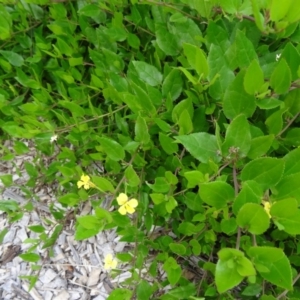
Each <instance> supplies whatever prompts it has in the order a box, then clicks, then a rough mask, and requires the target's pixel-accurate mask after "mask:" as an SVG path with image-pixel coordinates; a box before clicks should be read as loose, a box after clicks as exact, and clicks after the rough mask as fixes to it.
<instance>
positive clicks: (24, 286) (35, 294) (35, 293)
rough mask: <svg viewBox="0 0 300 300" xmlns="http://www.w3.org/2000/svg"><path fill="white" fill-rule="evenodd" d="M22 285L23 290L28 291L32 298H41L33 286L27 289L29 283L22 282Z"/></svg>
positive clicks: (38, 299) (39, 299)
mask: <svg viewBox="0 0 300 300" xmlns="http://www.w3.org/2000/svg"><path fill="white" fill-rule="evenodd" d="M22 287H23V289H24V290H25V291H28V293H29V294H30V296H31V297H32V298H33V299H34V300H43V298H42V296H41V295H40V294H39V293H38V292H37V290H36V289H35V288H34V287H33V288H32V289H31V290H30V291H29V284H28V283H27V282H22Z"/></svg>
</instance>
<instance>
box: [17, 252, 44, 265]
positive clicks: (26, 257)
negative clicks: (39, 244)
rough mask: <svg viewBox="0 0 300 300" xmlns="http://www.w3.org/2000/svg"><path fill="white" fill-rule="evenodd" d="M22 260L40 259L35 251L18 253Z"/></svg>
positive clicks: (34, 261) (35, 260)
mask: <svg viewBox="0 0 300 300" xmlns="http://www.w3.org/2000/svg"><path fill="white" fill-rule="evenodd" d="M19 256H20V257H21V258H22V259H23V260H25V261H29V262H33V263H36V262H38V261H39V260H40V256H39V255H38V254H36V253H24V254H20V255H19Z"/></svg>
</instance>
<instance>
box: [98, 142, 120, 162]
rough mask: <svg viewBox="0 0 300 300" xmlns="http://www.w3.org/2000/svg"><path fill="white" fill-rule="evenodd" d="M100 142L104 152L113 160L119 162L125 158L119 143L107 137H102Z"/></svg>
mask: <svg viewBox="0 0 300 300" xmlns="http://www.w3.org/2000/svg"><path fill="white" fill-rule="evenodd" d="M98 140H99V142H100V143H101V147H102V148H103V151H104V152H105V153H106V155H107V156H108V157H109V158H110V159H111V160H113V161H119V160H123V159H124V158H125V151H124V149H123V147H122V146H121V145H120V144H119V143H118V142H116V141H114V140H112V139H109V138H107V137H101V138H99V139H98Z"/></svg>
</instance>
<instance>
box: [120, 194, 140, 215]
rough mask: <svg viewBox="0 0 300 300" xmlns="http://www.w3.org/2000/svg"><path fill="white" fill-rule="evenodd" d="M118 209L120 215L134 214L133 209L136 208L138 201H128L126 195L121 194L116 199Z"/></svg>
mask: <svg viewBox="0 0 300 300" xmlns="http://www.w3.org/2000/svg"><path fill="white" fill-rule="evenodd" d="M117 201H118V204H119V205H120V208H119V209H118V211H119V213H120V214H121V215H126V214H127V213H129V214H133V213H134V212H135V207H137V206H138V201H137V200H136V199H131V200H128V197H127V195H126V194H124V193H121V194H120V195H119V196H118V198H117Z"/></svg>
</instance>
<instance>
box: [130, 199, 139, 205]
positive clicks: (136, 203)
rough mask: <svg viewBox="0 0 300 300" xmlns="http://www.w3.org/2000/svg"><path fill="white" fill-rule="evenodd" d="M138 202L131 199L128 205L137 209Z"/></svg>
mask: <svg viewBox="0 0 300 300" xmlns="http://www.w3.org/2000/svg"><path fill="white" fill-rule="evenodd" d="M138 204H139V203H138V201H137V200H136V199H131V200H129V201H128V205H130V206H131V207H137V206H138Z"/></svg>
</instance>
